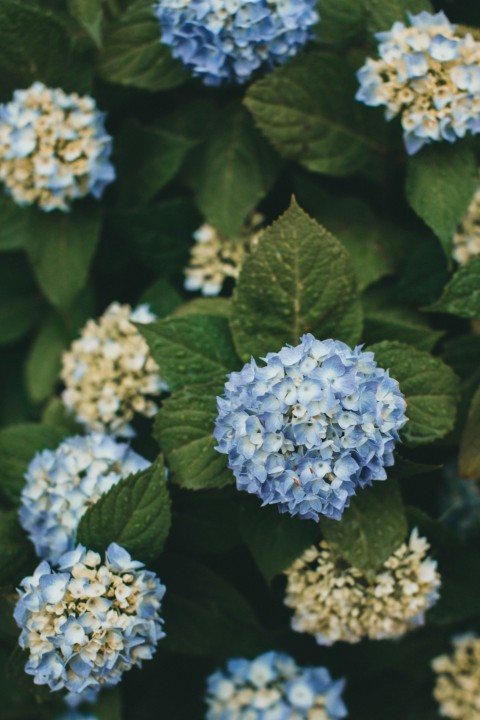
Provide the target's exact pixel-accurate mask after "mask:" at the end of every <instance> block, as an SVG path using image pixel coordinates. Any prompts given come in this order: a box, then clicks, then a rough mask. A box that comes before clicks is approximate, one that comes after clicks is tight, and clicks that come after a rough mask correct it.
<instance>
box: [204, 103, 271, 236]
mask: <svg viewBox="0 0 480 720" xmlns="http://www.w3.org/2000/svg"><path fill="white" fill-rule="evenodd" d="M279 165H280V163H279V160H278V158H277V156H276V154H275V153H274V152H273V151H272V149H271V148H270V147H269V145H268V144H267V143H266V142H265V140H264V139H263V138H262V136H261V135H260V133H259V132H258V130H256V128H255V126H254V124H253V122H252V119H251V118H250V116H249V115H248V113H247V112H246V110H245V109H244V108H242V107H241V106H240V107H237V106H235V105H232V106H230V107H229V108H227V109H226V110H224V111H223V112H222V113H221V115H219V117H218V122H216V123H215V124H214V126H213V128H212V131H211V134H210V136H209V137H208V139H207V141H206V146H205V150H204V153H203V155H202V159H201V162H200V166H199V168H198V171H197V175H196V192H195V197H196V202H197V206H198V208H199V209H200V211H201V212H202V213H203V215H204V216H205V218H206V220H207V222H209V223H210V224H211V225H213V226H214V227H215V228H216V229H217V230H218V231H219V232H220V233H222V234H223V235H225V236H227V237H234V236H235V234H236V233H237V232H238V231H239V230H240V228H241V226H242V224H243V223H244V222H245V220H246V219H247V216H248V215H249V214H250V213H251V212H252V211H253V210H254V209H255V207H256V206H257V204H258V203H259V201H260V200H261V199H262V198H263V197H264V196H265V195H266V194H267V192H268V191H269V190H270V188H271V186H272V185H273V183H274V181H275V178H276V175H277V172H278V170H279Z"/></svg>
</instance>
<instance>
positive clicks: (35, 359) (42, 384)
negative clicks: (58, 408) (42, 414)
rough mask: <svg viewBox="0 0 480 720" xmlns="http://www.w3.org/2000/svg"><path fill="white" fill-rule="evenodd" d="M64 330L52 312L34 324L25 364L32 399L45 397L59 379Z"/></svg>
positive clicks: (64, 343) (66, 336) (39, 400)
mask: <svg viewBox="0 0 480 720" xmlns="http://www.w3.org/2000/svg"><path fill="white" fill-rule="evenodd" d="M67 345H68V333H67V332H66V330H65V326H64V324H63V322H62V320H61V319H60V317H59V316H58V315H57V314H56V313H53V312H51V313H49V314H48V315H47V316H46V318H45V319H44V320H43V322H42V323H41V325H40V327H39V328H38V332H37V335H36V337H35V340H34V341H33V344H32V346H31V348H30V352H29V354H28V357H27V364H26V367H25V373H26V384H27V390H28V394H29V396H30V398H31V400H32V401H33V402H35V403H39V402H42V401H43V400H46V399H47V398H48V397H49V396H50V395H51V394H52V392H53V389H54V388H55V385H56V384H57V382H58V381H59V376H60V370H61V357H62V353H63V351H64V349H65V347H66V346H67Z"/></svg>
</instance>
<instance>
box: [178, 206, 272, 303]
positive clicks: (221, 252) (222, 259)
mask: <svg viewBox="0 0 480 720" xmlns="http://www.w3.org/2000/svg"><path fill="white" fill-rule="evenodd" d="M262 222H263V217H262V215H259V214H258V213H256V214H255V215H253V217H252V218H251V220H250V222H248V223H247V225H246V226H245V227H244V228H242V230H241V232H240V233H239V236H238V237H236V238H226V237H222V235H220V233H219V232H218V231H217V230H215V228H214V227H212V225H208V224H207V223H204V224H203V225H202V226H201V227H199V228H198V230H197V231H196V232H195V233H194V234H193V237H194V240H195V245H194V246H193V248H192V251H191V257H190V263H189V265H188V267H187V268H186V270H185V275H186V279H185V289H186V290H192V291H195V290H200V291H201V293H202V295H207V296H209V295H218V293H219V292H220V291H221V289H222V287H223V284H224V282H225V280H226V279H227V278H232V279H234V280H236V279H237V278H238V276H239V275H240V270H241V269H242V265H243V262H244V260H245V257H246V256H247V255H248V254H249V253H250V252H252V251H253V250H254V249H255V248H256V246H257V244H258V240H259V238H260V236H261V234H262V230H261V229H260V228H261V225H262Z"/></svg>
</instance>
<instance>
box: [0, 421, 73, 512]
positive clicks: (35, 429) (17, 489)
mask: <svg viewBox="0 0 480 720" xmlns="http://www.w3.org/2000/svg"><path fill="white" fill-rule="evenodd" d="M64 437H65V433H64V432H63V431H62V430H61V429H58V428H54V427H48V426H46V425H40V424H39V423H20V424H18V425H11V426H10V427H6V428H3V429H2V430H0V492H1V494H2V495H3V496H5V497H6V498H8V500H10V501H11V502H13V503H16V502H18V500H19V498H20V493H21V491H22V488H23V486H24V484H25V479H24V475H25V472H26V470H27V467H28V465H29V463H30V461H31V460H33V458H34V456H35V455H36V454H37V453H38V452H41V451H42V450H54V449H55V448H56V447H57V446H58V445H60V443H61V442H62V440H63V438H64Z"/></svg>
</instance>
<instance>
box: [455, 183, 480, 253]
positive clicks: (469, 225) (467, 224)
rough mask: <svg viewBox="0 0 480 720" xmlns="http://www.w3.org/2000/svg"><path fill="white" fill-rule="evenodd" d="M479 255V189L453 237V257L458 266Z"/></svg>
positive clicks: (479, 188)
mask: <svg viewBox="0 0 480 720" xmlns="http://www.w3.org/2000/svg"><path fill="white" fill-rule="evenodd" d="M479 255H480V187H478V188H477V190H476V192H475V194H474V196H473V198H472V202H471V203H470V205H469V207H468V210H467V212H466V215H465V217H464V218H463V220H462V222H461V223H460V226H459V227H458V229H457V232H456V233H455V235H454V236H453V257H454V259H455V260H456V261H457V262H458V263H459V264H460V265H466V264H467V263H468V261H469V260H471V259H472V258H474V257H478V256H479Z"/></svg>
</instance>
